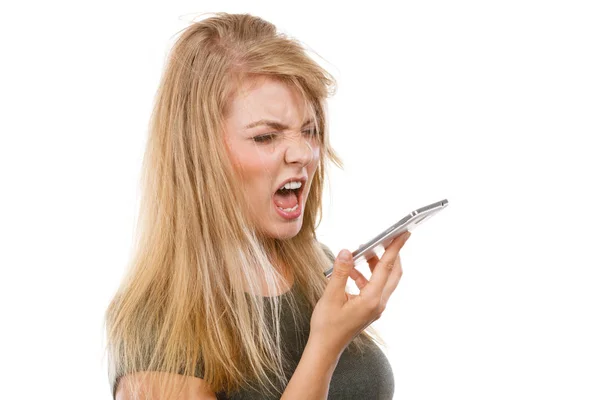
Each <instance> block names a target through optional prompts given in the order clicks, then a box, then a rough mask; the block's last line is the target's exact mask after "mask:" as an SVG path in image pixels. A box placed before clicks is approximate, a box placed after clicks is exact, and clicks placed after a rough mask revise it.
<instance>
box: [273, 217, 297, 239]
mask: <svg viewBox="0 0 600 400" xmlns="http://www.w3.org/2000/svg"><path fill="white" fill-rule="evenodd" d="M300 228H302V224H301V221H298V222H296V223H293V224H290V223H288V224H287V226H273V227H272V228H271V229H269V230H268V231H267V232H268V235H269V237H272V238H276V239H279V240H286V239H291V238H293V237H294V236H296V235H297V234H298V233H299V232H300Z"/></svg>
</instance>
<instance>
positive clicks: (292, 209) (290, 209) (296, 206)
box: [277, 204, 298, 212]
mask: <svg viewBox="0 0 600 400" xmlns="http://www.w3.org/2000/svg"><path fill="white" fill-rule="evenodd" d="M277 208H279V209H280V210H283V211H285V212H292V211H296V209H297V208H298V204H296V205H295V206H294V207H292V208H281V207H279V206H277Z"/></svg>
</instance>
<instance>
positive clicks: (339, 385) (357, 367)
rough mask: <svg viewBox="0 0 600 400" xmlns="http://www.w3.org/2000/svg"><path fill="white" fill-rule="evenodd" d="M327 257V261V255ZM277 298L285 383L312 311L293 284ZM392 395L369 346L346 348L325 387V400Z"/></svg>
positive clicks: (383, 363) (376, 351)
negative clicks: (293, 306) (295, 309)
mask: <svg viewBox="0 0 600 400" xmlns="http://www.w3.org/2000/svg"><path fill="white" fill-rule="evenodd" d="M327 250H328V249H327ZM327 253H328V255H329V256H330V258H331V256H332V255H331V254H329V253H330V252H327ZM248 295H249V294H248ZM290 296H294V298H295V299H296V300H297V301H298V302H299V305H300V310H301V313H302V315H301V319H300V320H299V321H296V323H297V325H298V329H297V330H296V329H295V324H294V318H293V316H292V313H291V310H290V305H289V304H288V302H287V301H286V300H289V299H288V298H289V297H290ZM278 297H280V300H281V325H280V329H281V342H282V347H283V349H282V350H283V352H284V354H285V356H286V359H287V360H289V361H290V364H289V365H288V366H287V368H285V373H286V377H287V379H288V381H289V379H291V377H292V375H293V373H294V371H295V369H296V367H297V366H298V363H299V362H300V358H301V357H302V352H303V351H304V347H305V346H306V343H307V341H308V334H309V331H310V318H311V316H312V309H311V308H310V306H309V304H308V303H307V302H306V300H305V298H304V296H302V294H301V293H300V291H299V290H298V286H297V285H296V284H295V281H294V284H293V285H292V287H291V289H290V290H289V291H287V292H285V293H283V294H281V295H279V296H278ZM265 302H266V307H267V311H269V310H270V303H269V302H268V300H267V299H266V298H265ZM198 372H199V373H198V374H197V377H198V378H202V377H203V374H202V373H201V372H200V371H198ZM118 382H119V378H117V379H116V380H115V383H114V385H113V398H115V393H116V388H117V385H118ZM393 395H394V375H393V371H392V367H391V365H390V363H389V362H388V359H387V357H386V356H385V354H384V353H383V352H382V350H381V349H380V348H379V346H377V344H375V343H369V344H368V346H367V349H366V350H365V351H364V352H363V353H356V352H350V351H349V349H348V347H347V348H346V349H345V350H344V351H343V352H342V354H341V356H340V358H339V361H338V363H337V366H336V368H335V370H334V372H333V376H332V378H331V381H330V384H329V394H328V396H327V399H328V400H353V399H357V400H358V399H360V400H364V399H369V400H371V399H373V400H388V399H389V400H391V399H392V398H393ZM216 396H217V399H218V400H259V399H260V400H270V399H279V397H269V396H267V394H265V393H259V392H256V391H252V390H246V389H241V390H240V391H238V392H235V393H224V392H218V393H216Z"/></svg>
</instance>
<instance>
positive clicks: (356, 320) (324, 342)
mask: <svg viewBox="0 0 600 400" xmlns="http://www.w3.org/2000/svg"><path fill="white" fill-rule="evenodd" d="M409 237H410V232H408V231H407V232H405V233H404V234H402V235H400V236H398V237H397V238H396V239H394V241H392V243H391V244H390V245H389V246H388V247H387V249H386V250H385V253H384V254H383V256H382V257H381V260H379V258H378V257H377V256H374V257H372V258H370V259H369V260H367V262H368V263H369V268H370V269H371V272H372V275H371V280H370V281H369V280H367V279H366V278H365V277H364V275H363V274H361V273H360V272H359V271H358V270H356V269H355V268H354V263H353V261H352V255H351V253H350V252H349V251H348V250H345V249H344V250H342V251H341V252H340V253H339V254H338V257H337V258H336V260H335V263H334V265H333V274H332V275H331V278H330V280H329V283H328V284H327V287H326V288H325V292H324V293H323V296H322V297H321V299H319V301H318V302H317V304H316V306H315V309H314V310H313V313H312V317H311V320H310V335H309V342H311V343H314V345H316V346H319V347H321V348H322V349H323V351H326V352H328V353H331V354H336V355H338V356H339V355H340V354H341V353H342V351H343V350H344V349H345V348H346V346H348V344H349V343H350V342H351V341H352V339H353V338H354V337H355V336H356V335H358V334H359V333H360V332H362V331H363V330H364V329H365V328H366V327H368V326H369V325H370V324H371V323H372V322H373V321H376V320H377V319H379V317H381V314H382V313H383V311H384V310H385V306H386V304H387V302H388V299H389V298H390V296H391V294H392V293H393V292H394V290H395V289H396V287H397V286H398V282H399V281H400V278H401V277H402V265H401V263H400V255H399V252H400V249H401V248H402V247H403V246H404V243H406V241H407V240H408V238H409ZM344 253H347V255H348V256H349V259H348V260H344V259H342V255H343V254H344ZM348 276H350V277H351V278H352V279H353V280H354V281H355V283H356V286H357V287H358V288H359V289H360V294H358V295H352V294H348V293H346V283H347V281H348Z"/></svg>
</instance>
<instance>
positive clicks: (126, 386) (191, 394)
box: [115, 372, 217, 400]
mask: <svg viewBox="0 0 600 400" xmlns="http://www.w3.org/2000/svg"><path fill="white" fill-rule="evenodd" d="M159 374H165V372H136V373H133V374H128V375H125V376H124V377H122V378H121V380H120V382H119V386H118V388H117V393H116V397H115V400H134V396H133V394H132V393H133V390H132V387H137V388H138V389H139V390H140V392H141V394H142V396H141V397H140V398H139V399H136V400H158V399H159V397H158V396H159V387H158V376H159ZM173 378H174V382H173V383H174V384H181V383H183V391H182V392H181V394H180V397H177V399H178V400H182V399H183V400H216V398H217V396H216V394H215V392H213V391H211V390H210V389H208V386H207V385H206V383H205V382H204V380H203V379H200V378H196V377H193V376H183V375H174V376H173ZM177 388H179V386H177ZM161 400H166V399H161Z"/></svg>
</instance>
